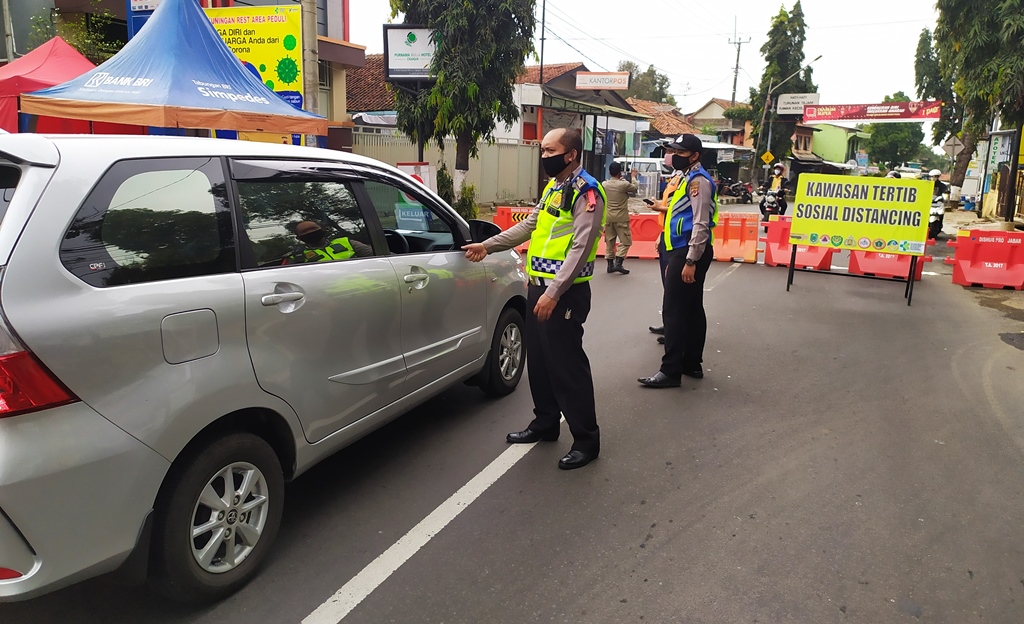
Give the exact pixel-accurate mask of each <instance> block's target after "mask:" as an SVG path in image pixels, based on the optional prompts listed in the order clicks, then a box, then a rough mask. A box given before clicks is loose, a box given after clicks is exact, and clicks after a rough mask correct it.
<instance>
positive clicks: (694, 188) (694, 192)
mask: <svg viewBox="0 0 1024 624" xmlns="http://www.w3.org/2000/svg"><path fill="white" fill-rule="evenodd" d="M693 182H694V183H693V184H691V185H690V197H697V196H698V195H700V184H697V183H696V180H694V181H693Z"/></svg>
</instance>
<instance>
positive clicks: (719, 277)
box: [704, 262, 742, 292]
mask: <svg viewBox="0 0 1024 624" xmlns="http://www.w3.org/2000/svg"><path fill="white" fill-rule="evenodd" d="M741 264H742V263H739V262H734V263H733V264H732V266H731V267H729V268H728V269H726V270H724V271H722V272H721V273H719V274H718V275H717V276H715V279H713V280H711V283H710V284H708V285H706V286H705V287H704V292H711V291H712V290H714V288H715V286H718V285H719V284H721V283H722V282H723V281H725V278H727V277H729V276H730V275H732V274H733V273H735V272H736V269H738V268H740V265H741Z"/></svg>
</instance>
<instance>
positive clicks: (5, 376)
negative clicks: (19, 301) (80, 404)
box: [0, 318, 78, 418]
mask: <svg viewBox="0 0 1024 624" xmlns="http://www.w3.org/2000/svg"><path fill="white" fill-rule="evenodd" d="M77 400H78V397H76V396H75V395H74V394H72V393H71V391H70V390H68V389H67V388H65V387H64V385H63V384H62V383H60V382H59V381H57V379H56V378H55V377H54V376H53V374H52V373H50V371H48V370H46V367H45V366H43V365H42V363H41V362H39V360H37V359H36V358H35V356H34V355H32V353H30V352H29V351H28V350H27V349H26V348H25V347H24V346H22V344H21V343H20V342H18V340H17V338H15V337H14V336H13V335H12V334H11V332H10V331H9V330H8V328H7V324H6V323H5V322H4V321H3V319H2V318H0V418H5V417H7V416H17V415H18V414H25V413H27V412H35V411H38V410H41V409H46V408H48V407H56V406H58V405H65V404H67V403H74V402H75V401H77Z"/></svg>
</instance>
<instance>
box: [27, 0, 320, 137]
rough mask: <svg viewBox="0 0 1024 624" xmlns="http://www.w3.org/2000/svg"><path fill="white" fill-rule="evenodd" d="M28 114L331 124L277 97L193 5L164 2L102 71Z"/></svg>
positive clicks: (250, 127)
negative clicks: (243, 62) (242, 61)
mask: <svg viewBox="0 0 1024 624" xmlns="http://www.w3.org/2000/svg"><path fill="white" fill-rule="evenodd" d="M21 110H22V111H23V112H26V113H32V114H36V115H50V116H54V117H66V118H71V119H84V120H89V121H111V122H120V123H129V124H136V125H139V126H156V127H162V128H196V129H224V130H237V131H245V132H276V133H300V134H315V135H326V134H327V120H326V119H325V118H323V117H321V116H319V115H315V114H313V113H310V112H307V111H303V110H299V109H297V108H295V107H293V106H292V105H291V104H289V103H288V102H285V101H284V100H283V99H281V98H280V97H278V96H277V95H276V94H275V93H274V92H273V91H271V90H270V89H269V88H267V86H266V85H264V84H263V83H262V82H261V81H260V79H259V78H257V77H256V76H255V75H254V74H252V73H251V72H250V71H249V70H247V69H246V68H245V66H244V65H242V63H241V61H239V60H238V58H237V57H236V56H235V55H234V54H233V53H232V52H231V50H230V49H229V48H228V46H227V45H226V44H225V43H224V41H223V40H222V39H221V37H220V35H219V34H217V31H216V30H214V28H213V25H212V24H211V23H210V20H209V18H207V17H206V15H205V14H204V13H203V11H202V9H201V8H200V7H199V3H197V2H195V1H194V0H164V2H162V3H161V4H160V6H159V7H158V8H157V9H156V11H155V12H154V13H153V16H152V17H151V18H150V19H149V21H148V22H147V23H146V25H145V26H144V27H143V29H142V30H141V31H140V32H139V34H138V35H137V36H135V37H134V38H133V39H132V40H131V41H129V42H128V43H127V44H126V45H125V47H124V48H122V49H121V51H120V52H118V53H117V54H116V55H114V56H113V57H111V58H110V60H108V61H106V62H105V63H103V64H102V65H100V66H99V67H96V68H95V69H94V70H92V71H87V72H86V73H85V74H83V75H81V76H79V77H78V78H75V79H73V80H69V81H68V82H65V83H63V84H60V85H57V86H54V87H51V88H48V89H43V90H41V91H36V92H34V93H30V94H25V95H23V96H22V97H21Z"/></svg>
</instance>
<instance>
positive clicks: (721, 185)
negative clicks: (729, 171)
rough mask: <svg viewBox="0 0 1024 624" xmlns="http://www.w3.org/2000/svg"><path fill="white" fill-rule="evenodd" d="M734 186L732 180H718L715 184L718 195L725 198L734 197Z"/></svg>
mask: <svg viewBox="0 0 1024 624" xmlns="http://www.w3.org/2000/svg"><path fill="white" fill-rule="evenodd" d="M736 184H737V183H735V182H733V181H732V178H718V181H717V182H716V183H715V185H716V186H717V187H718V193H719V195H725V196H727V197H732V196H734V195H736V190H735V187H736Z"/></svg>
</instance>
